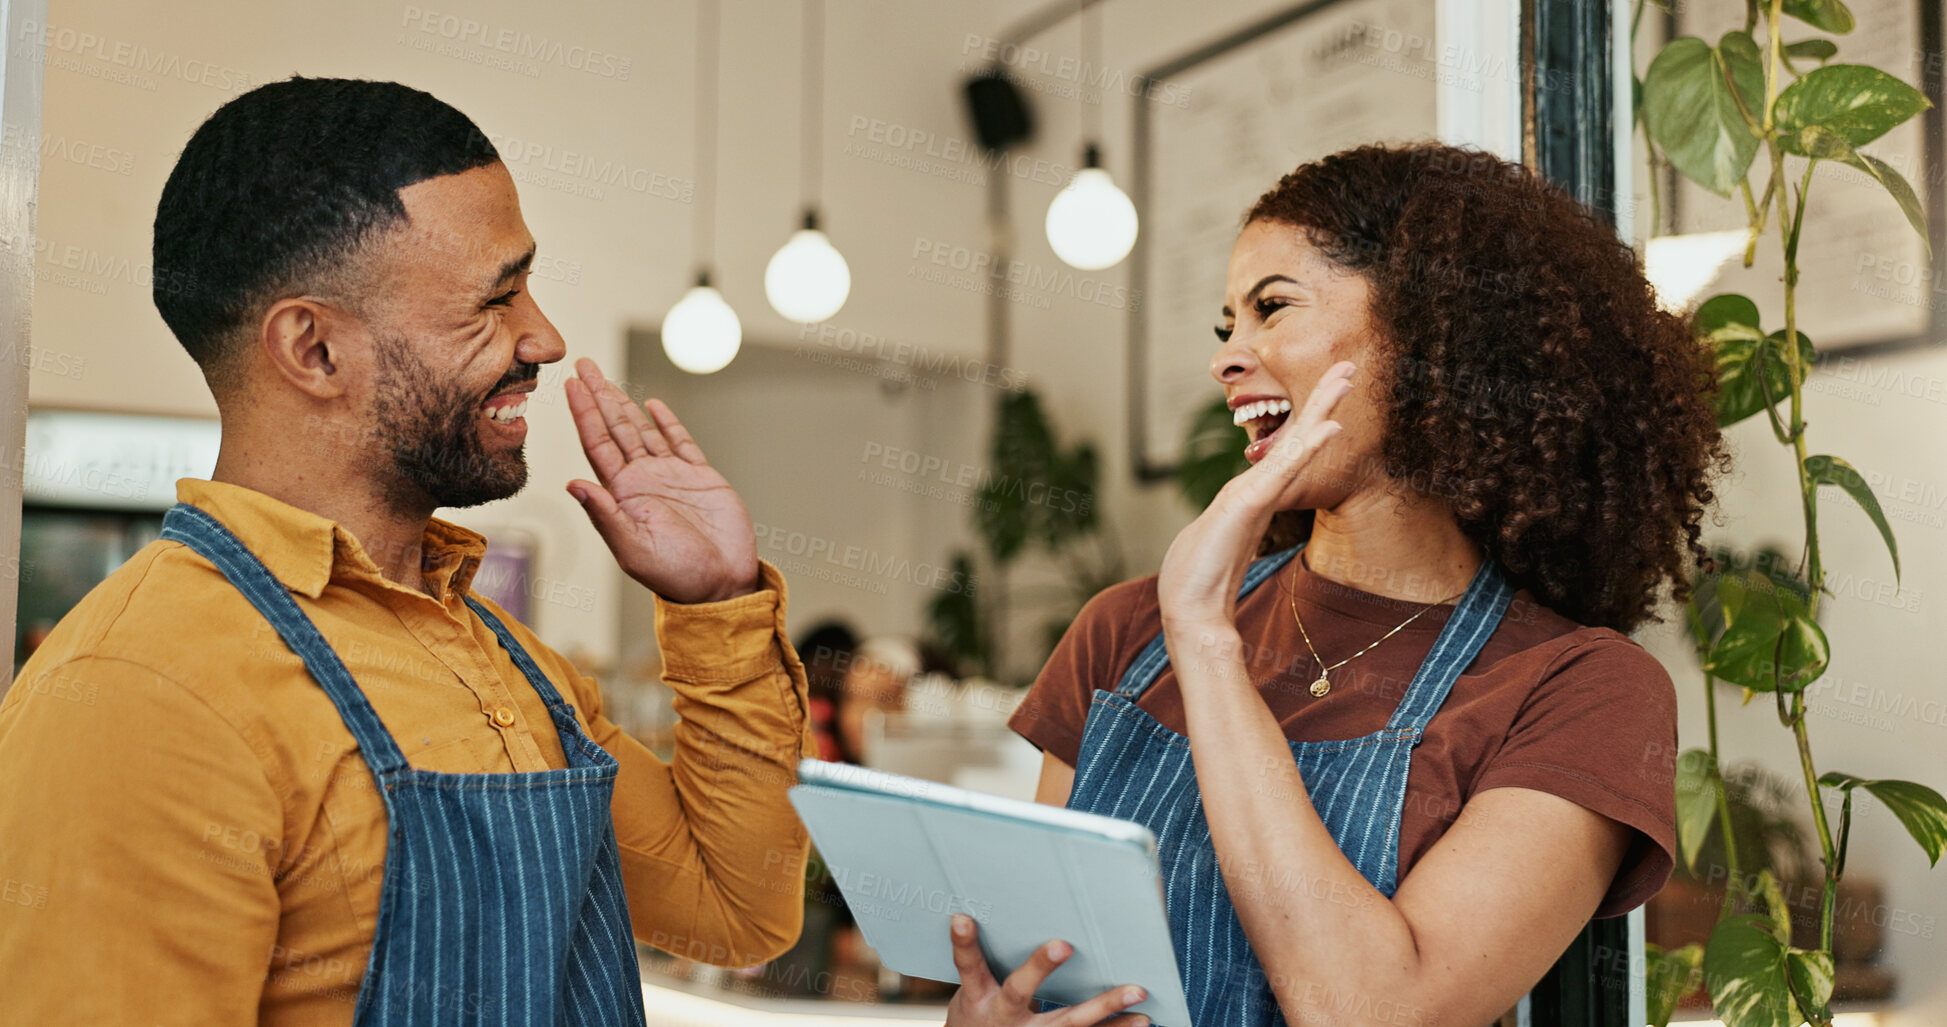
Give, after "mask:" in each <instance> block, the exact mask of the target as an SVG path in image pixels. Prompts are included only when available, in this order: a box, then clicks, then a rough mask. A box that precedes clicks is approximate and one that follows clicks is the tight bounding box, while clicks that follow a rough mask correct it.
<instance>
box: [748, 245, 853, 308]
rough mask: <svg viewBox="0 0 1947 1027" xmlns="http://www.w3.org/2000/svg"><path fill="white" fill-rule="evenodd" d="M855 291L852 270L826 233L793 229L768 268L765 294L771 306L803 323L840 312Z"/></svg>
mask: <svg viewBox="0 0 1947 1027" xmlns="http://www.w3.org/2000/svg"><path fill="white" fill-rule="evenodd" d="M851 294H852V269H851V268H849V267H846V266H845V257H844V256H843V255H841V254H840V253H839V252H838V248H837V247H835V246H833V245H832V243H831V240H830V239H827V238H825V233H823V232H820V231H818V230H817V229H815V228H805V229H800V230H799V231H796V232H793V233H792V234H791V238H789V239H787V240H785V242H784V245H783V246H780V247H778V251H777V253H775V254H773V255H772V256H771V262H770V263H769V264H768V265H766V266H765V268H764V295H765V297H766V298H768V299H769V300H770V301H771V308H772V309H774V310H776V311H777V312H778V313H780V314H782V315H784V316H785V317H787V318H789V319H791V320H793V321H796V322H798V323H800V324H816V323H817V322H819V321H823V320H824V319H826V318H828V317H830V316H832V315H833V314H836V313H838V308H840V307H842V306H844V305H845V298H846V297H847V296H850V295H851Z"/></svg>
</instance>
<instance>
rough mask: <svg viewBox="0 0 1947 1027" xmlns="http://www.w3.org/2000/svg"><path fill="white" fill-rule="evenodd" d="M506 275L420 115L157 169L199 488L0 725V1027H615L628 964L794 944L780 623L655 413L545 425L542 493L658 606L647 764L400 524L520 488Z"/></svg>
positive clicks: (757, 567) (526, 341)
mask: <svg viewBox="0 0 1947 1027" xmlns="http://www.w3.org/2000/svg"><path fill="white" fill-rule="evenodd" d="M534 255H535V241H534V238H533V236H532V235H531V234H530V233H529V231H528V229H527V226H526V224H525V222H524V221H523V220H522V218H521V212H520V205H519V201H518V199H517V197H516V195H515V190H514V183H513V180H512V179H511V177H510V176H509V174H508V171H507V168H506V167H505V166H504V165H503V164H502V163H501V162H500V159H499V156H498V155H497V154H496V153H495V151H494V148H493V146H492V144H491V143H489V142H488V141H487V139H486V137H485V136H484V135H482V134H481V132H480V130H479V129H478V128H477V127H475V126H474V124H473V123H472V122H471V121H469V120H468V119H467V118H466V116H465V115H463V114H461V113H460V112H458V111H456V110H454V109H453V108H452V107H449V106H447V105H446V104H444V103H442V102H440V101H439V100H437V99H435V98H433V97H432V96H429V95H427V94H425V93H422V92H419V91H417V90H413V89H409V88H406V87H404V86H401V85H397V84H394V83H385V82H364V81H349V80H335V79H292V80H290V81H287V82H279V83H275V84H272V85H268V86H264V87H262V88H259V89H256V90H253V91H252V92H249V93H246V94H244V95H243V96H240V97H238V98H237V99H235V100H233V101H232V102H230V103H228V104H226V105H225V106H224V107H222V108H221V109H219V110H218V111H217V112H216V113H215V114H214V115H212V116H211V117H210V119H209V120H208V121H207V122H205V123H204V124H203V125H202V127H201V128H199V129H198V130H197V131H196V133H195V134H194V135H193V136H192V137H191V139H190V140H189V143H188V145H187V146H186V147H185V148H184V150H183V154H182V157H181V158H180V160H179V161H178V163H177V165H176V167H175V169H174V171H173V172H172V173H171V175H170V176H169V180H168V182H167V184H166V185H165V186H164V188H163V193H162V199H161V202H160V204H159V206H158V208H157V211H156V219H155V269H156V278H155V301H156V306H157V308H158V309H159V310H160V311H161V313H162V317H163V319H164V320H165V321H166V322H167V323H168V325H169V328H170V330H171V331H172V332H174V333H175V335H176V337H177V339H178V340H180V341H181V343H182V344H183V346H184V347H185V348H186V349H187V350H188V351H189V354H190V356H191V357H192V358H194V359H195V361H196V363H197V364H198V365H199V367H200V368H201V369H202V371H203V373H204V376H205V378H206V379H207V381H208V382H209V386H210V389H211V392H212V393H213V394H214V395H215V398H216V404H217V408H218V410H219V412H220V414H221V417H222V432H223V441H222V449H221V454H220V456H219V459H218V461H217V466H216V470H215V472H214V474H213V475H212V480H210V481H200V480H193V479H185V480H183V481H182V482H180V483H178V492H177V498H178V500H179V502H178V504H177V506H176V507H175V508H174V509H172V510H171V511H170V513H169V515H168V517H167V518H166V519H165V521H164V531H163V537H162V539H161V540H159V541H157V542H155V543H152V544H151V545H149V546H147V547H146V548H144V549H143V550H142V551H141V552H139V553H138V554H136V556H135V557H134V558H133V559H131V560H130V561H129V562H128V563H127V564H126V565H124V566H123V567H122V568H120V569H119V570H117V571H116V572H114V573H113V574H112V575H111V576H109V578H108V579H107V580H106V581H104V582H103V583H102V584H101V585H100V586H99V587H98V588H96V589H95V590H94V591H93V592H91V593H90V594H89V595H88V597H87V598H86V599H84V600H83V601H82V602H81V604H80V605H79V606H77V607H76V608H75V610H74V611H73V612H72V613H70V614H69V615H68V617H67V618H65V619H64V620H63V621H62V622H61V624H60V625H59V626H58V627H56V628H55V630H54V632H53V634H52V635H51V636H50V637H49V638H48V640H47V642H46V643H45V644H44V645H42V646H41V648H40V649H39V650H38V651H37V652H36V653H35V654H34V656H33V658H32V659H30V660H29V661H28V663H27V665H26V666H25V668H23V670H22V671H21V673H20V675H19V676H18V678H17V680H16V683H15V686H14V687H13V689H12V690H11V691H10V692H9V693H8V695H7V697H6V700H5V702H4V704H0V781H4V782H6V788H5V792H4V794H0V877H4V878H6V879H7V880H8V881H9V882H15V881H18V882H25V883H26V885H27V886H29V887H30V888H31V892H23V894H32V895H33V896H35V901H34V902H33V903H31V904H22V903H17V902H15V903H5V904H0V981H4V982H5V984H4V985H0V1023H6V1024H50V1023H76V1024H80V1023H86V1024H138V1023H139V1024H195V1025H205V1027H207V1025H229V1024H249V1023H262V1024H279V1025H290V1024H304V1025H312V1024H316V1025H326V1024H330V1025H344V1024H352V1023H356V1024H359V1025H361V1027H364V1025H379V1027H392V1025H408V1024H410V1025H414V1027H417V1025H424V1024H462V1023H463V1024H506V1025H534V1024H577V1025H581V1024H586V1025H606V1024H640V1023H642V1022H643V1009H642V991H641V987H640V981H639V978H638V974H637V966H636V959H635V950H634V947H633V943H632V941H631V935H632V934H633V936H634V937H636V938H640V939H641V940H643V941H645V942H648V943H649V944H652V945H656V946H658V947H661V948H665V949H669V950H671V951H676V952H680V953H683V954H686V955H690V956H692V957H695V958H699V959H702V960H704V961H707V962H713V963H718V964H724V965H748V964H752V963H757V962H760V961H762V960H765V959H768V958H770V957H772V956H774V955H776V954H778V953H780V952H781V951H783V950H784V949H785V948H786V947H788V946H789V945H790V943H791V942H792V941H793V939H795V937H796V936H797V933H798V927H799V920H800V916H801V910H802V906H801V895H802V891H801V889H802V880H803V870H804V858H805V852H806V838H805V835H804V833H803V831H802V829H801V828H800V827H799V825H798V823H797V819H796V817H795V816H794V815H793V814H792V811H791V808H790V805H789V803H788V801H787V800H786V798H785V789H786V788H787V787H788V786H789V785H790V784H791V783H792V781H793V779H794V773H793V768H794V766H795V763H796V760H797V758H798V757H799V756H800V755H801V754H809V753H810V752H811V751H812V749H811V739H810V736H809V732H808V728H807V719H806V716H805V679H804V671H803V668H802V666H801V665H800V663H799V661H798V658H797V656H796V654H795V653H794V652H793V651H792V650H791V648H790V645H789V643H788V642H786V641H785V635H784V605H785V594H784V583H783V580H782V579H781V578H780V577H779V576H778V574H777V572H776V570H775V569H774V568H772V567H770V566H769V565H768V564H763V563H761V562H760V561H759V560H758V559H757V556H756V541H755V538H754V535H753V532H752V526H751V521H750V517H749V515H748V514H747V513H746V512H745V510H744V507H743V504H742V502H741V501H740V500H739V499H738V497H737V495H736V493H735V492H734V491H732V490H731V488H730V486H729V485H728V483H726V482H725V481H724V479H723V478H722V476H721V475H719V474H718V473H717V472H716V471H715V470H713V469H712V468H711V467H710V465H709V463H708V462H707V461H706V460H705V459H704V457H703V454H702V452H701V451H700V450H699V449H698V448H697V445H696V443H695V442H694V441H693V440H692V439H691V438H690V436H689V435H688V433H687V432H685V431H684V430H683V428H682V425H681V424H680V423H678V421H677V420H676V418H675V416H674V415H673V414H672V413H671V412H670V411H669V409H668V408H667V407H665V406H663V405H662V404H660V403H657V402H655V401H653V400H652V401H650V402H649V403H648V404H646V405H645V406H642V407H638V406H636V405H635V404H633V403H632V402H631V401H629V400H628V398H627V397H626V396H624V395H623V394H622V392H621V391H620V390H619V389H617V388H616V387H614V386H613V385H611V384H609V383H607V382H605V381H604V380H603V379H602V377H601V375H600V372H599V370H598V369H597V368H596V367H595V366H594V365H593V364H592V363H591V362H588V361H582V362H580V364H579V365H578V368H577V370H578V374H577V375H576V376H573V377H570V378H569V379H568V380H567V382H566V385H565V390H566V393H567V399H568V405H569V408H570V411H571V413H572V415H573V417H574V420H575V425H576V429H577V432H578V434H579V436H580V439H581V442H582V445H583V448H584V449H585V450H586V452H587V455H588V459H589V463H590V465H591V466H592V467H593V468H594V472H595V480H593V481H589V480H580V479H577V480H574V481H571V482H568V483H567V486H566V487H567V489H568V491H569V492H570V493H571V494H573V495H574V497H575V499H576V500H577V501H578V502H580V503H581V504H582V506H583V508H584V509H585V510H586V511H587V513H588V516H589V518H590V520H591V521H592V522H593V523H594V526H595V528H596V530H597V531H598V532H599V533H600V534H601V536H602V538H603V539H604V541H606V542H607V544H608V546H609V548H610V549H611V550H612V552H613V553H614V556H615V559H616V562H617V563H618V564H619V565H620V566H621V568H622V569H623V570H624V571H625V572H626V573H627V574H628V576H629V577H630V578H632V579H633V580H634V581H636V582H638V583H640V584H641V585H642V586H644V587H647V588H649V589H650V590H652V591H653V592H655V593H656V595H657V597H658V604H657V623H656V630H657V633H658V638H659V641H660V643H661V646H662V650H663V660H664V665H665V667H666V676H667V679H668V681H669V683H670V685H671V686H672V687H673V688H674V690H675V693H676V700H675V701H676V709H677V712H678V713H679V714H680V716H681V722H680V724H679V726H678V728H677V740H676V754H675V757H674V760H673V762H670V763H665V762H663V761H662V760H660V759H658V758H657V757H656V756H655V755H653V754H651V753H650V752H649V751H648V750H646V749H644V748H643V747H642V746H641V745H639V744H638V743H636V742H635V741H634V740H633V739H631V738H629V737H628V736H626V735H624V734H623V733H622V732H621V731H620V730H619V729H617V728H616V726H615V725H614V724H613V723H612V722H610V721H609V719H608V718H607V717H605V716H604V715H603V706H602V695H601V692H600V690H599V689H598V688H597V686H596V684H595V682H594V681H592V680H589V679H588V678H586V677H583V676H580V675H579V674H577V673H576V671H575V669H574V668H573V666H571V665H570V664H569V662H568V661H567V660H566V659H564V658H563V657H561V656H560V655H559V654H557V653H555V652H554V651H553V650H551V649H549V648H547V647H546V646H545V645H542V644H541V643H540V641H539V640H538V639H536V638H535V637H534V635H533V634H532V633H531V632H530V631H529V630H528V629H527V628H525V627H524V626H522V625H521V624H519V623H518V622H516V621H514V620H513V619H512V618H511V617H509V616H508V615H507V614H506V613H505V611H503V610H501V609H500V608H499V607H497V606H495V605H494V604H493V603H492V602H491V601H489V600H487V599H484V598H482V597H480V596H478V595H476V594H475V593H474V592H472V591H471V589H470V587H469V585H470V582H471V579H472V577H473V574H474V572H475V570H476V569H477V568H478V567H479V564H480V559H481V555H482V553H483V552H484V550H485V548H486V543H485V540H484V539H483V538H481V536H479V535H477V534H475V533H473V532H471V531H468V530H466V529H464V528H461V527H458V526H456V525H453V524H450V523H448V522H446V521H443V520H440V519H437V518H434V517H433V516H432V515H433V513H434V511H435V510H437V509H439V508H441V507H468V506H475V505H478V504H481V503H485V502H489V501H492V500H495V499H502V498H505V497H508V496H511V495H513V494H515V493H516V492H518V491H519V490H520V489H521V488H522V487H523V485H524V484H525V483H526V481H527V465H526V462H525V459H524V457H523V453H522V443H523V440H524V438H525V435H526V432H527V423H526V420H525V416H524V415H525V413H526V411H527V404H528V398H529V396H530V395H531V394H532V392H533V391H534V389H535V388H536V386H537V384H538V381H539V379H538V372H539V369H540V366H541V365H543V364H547V363H550V362H553V361H557V360H560V359H561V358H562V356H563V355H564V353H565V346H564V344H563V342H562V339H561V336H560V335H559V334H558V333H557V332H556V331H555V329H554V326H553V325H551V324H550V323H549V322H548V319H547V318H546V316H544V315H543V314H542V313H541V310H540V308H539V307H538V306H537V305H536V304H535V301H534V298H533V296H532V295H531V294H530V293H529V292H528V289H527V281H528V274H529V270H530V268H531V266H532V263H533V260H534ZM77 696H82V697H85V701H80V700H77V698H76V697H77Z"/></svg>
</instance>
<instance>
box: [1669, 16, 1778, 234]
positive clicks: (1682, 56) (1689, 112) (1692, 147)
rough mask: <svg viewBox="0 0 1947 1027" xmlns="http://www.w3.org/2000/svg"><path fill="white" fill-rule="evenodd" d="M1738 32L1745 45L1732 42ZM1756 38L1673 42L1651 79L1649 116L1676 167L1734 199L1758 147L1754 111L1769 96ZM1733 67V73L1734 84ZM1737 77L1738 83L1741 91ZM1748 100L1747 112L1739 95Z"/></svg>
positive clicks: (1689, 39) (1731, 36)
mask: <svg viewBox="0 0 1947 1027" xmlns="http://www.w3.org/2000/svg"><path fill="white" fill-rule="evenodd" d="M1733 37H1738V38H1742V39H1743V41H1744V43H1743V44H1737V43H1732V42H1730V40H1731V39H1732V38H1733ZM1750 44H1751V39H1750V37H1749V36H1745V35H1743V34H1742V33H1729V34H1727V35H1726V36H1725V37H1724V42H1722V43H1720V45H1719V46H1715V47H1714V46H1711V45H1710V44H1709V43H1706V42H1704V41H1703V40H1701V39H1698V38H1696V37H1694V36H1684V37H1682V38H1680V39H1674V40H1671V41H1670V42H1669V43H1668V44H1666V45H1665V46H1664V47H1663V49H1662V50H1661V51H1659V52H1658V53H1657V55H1656V58H1655V59H1654V60H1652V61H1650V66H1649V70H1648V72H1646V73H1645V74H1644V76H1643V121H1644V123H1645V124H1646V125H1648V126H1649V130H1650V138H1652V139H1654V140H1656V144H1657V145H1658V146H1660V147H1662V148H1663V155H1664V157H1665V158H1666V159H1668V160H1669V162H1670V164H1671V165H1672V166H1674V167H1675V168H1676V169H1677V170H1678V171H1681V172H1683V174H1684V175H1685V176H1686V177H1688V178H1689V179H1690V180H1692V181H1694V182H1696V183H1697V184H1698V185H1701V186H1703V187H1704V188H1706V189H1709V190H1710V191H1712V192H1714V193H1716V194H1718V195H1719V196H1729V195H1730V194H1731V190H1732V189H1733V188H1734V187H1735V186H1736V185H1737V183H1739V182H1741V181H1743V180H1744V175H1745V172H1746V171H1747V170H1749V169H1750V167H1751V160H1752V158H1753V157H1755V156H1756V155H1757V152H1758V137H1757V136H1756V135H1754V134H1752V131H1751V125H1750V122H1748V121H1746V120H1745V116H1746V112H1748V111H1754V110H1756V107H1754V106H1753V104H1754V103H1762V102H1763V97H1764V68H1763V65H1761V64H1760V63H1759V62H1758V61H1757V60H1756V59H1755V56H1754V55H1755V53H1756V48H1755V47H1754V46H1752V47H1751V48H1750V50H1749V51H1747V49H1746V47H1747V46H1749V45H1750ZM1726 70H1728V71H1729V72H1730V75H1729V81H1727V79H1726V74H1725V72H1726ZM1730 81H1735V82H1736V83H1737V95H1734V94H1733V93H1732V92H1731V88H1732V87H1731V85H1730ZM1740 99H1742V100H1743V107H1742V109H1740V107H1739V100H1740Z"/></svg>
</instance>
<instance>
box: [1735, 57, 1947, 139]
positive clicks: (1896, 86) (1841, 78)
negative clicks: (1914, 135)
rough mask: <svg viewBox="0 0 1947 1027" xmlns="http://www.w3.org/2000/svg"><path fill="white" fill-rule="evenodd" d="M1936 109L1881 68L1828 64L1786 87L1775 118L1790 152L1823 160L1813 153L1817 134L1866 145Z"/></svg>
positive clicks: (1775, 105) (1776, 102)
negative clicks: (1810, 134) (1810, 137)
mask: <svg viewBox="0 0 1947 1027" xmlns="http://www.w3.org/2000/svg"><path fill="white" fill-rule="evenodd" d="M1931 106H1933V104H1931V103H1929V102H1928V100H1927V97H1926V94H1924V93H1922V92H1920V91H1919V90H1918V89H1915V88H1913V87H1912V86H1910V85H1907V84H1906V83H1905V82H1902V81H1900V80H1899V79H1897V78H1895V77H1893V76H1892V75H1889V74H1887V73H1886V72H1883V71H1881V70H1879V69H1878V68H1873V67H1868V66H1866V65H1864V64H1828V65H1826V66H1825V67H1822V68H1814V69H1812V70H1811V71H1808V72H1806V73H1805V74H1804V75H1802V76H1800V77H1799V79H1798V80H1797V81H1796V82H1793V83H1792V84H1791V85H1788V86H1786V87H1785V88H1784V91H1783V92H1780V93H1779V94H1778V99H1777V100H1776V101H1775V102H1774V103H1773V105H1772V116H1773V118H1774V119H1775V120H1776V122H1777V126H1778V143H1779V145H1780V146H1783V147H1784V148H1785V152H1786V153H1793V154H1797V155H1798V156H1800V157H1819V156H1825V154H1819V153H1814V152H1812V151H1811V150H1810V149H1808V138H1807V133H1808V132H1809V131H1810V130H1811V129H1815V128H1816V129H1819V130H1822V131H1823V132H1830V133H1834V134H1836V135H1838V136H1839V137H1841V138H1843V139H1844V140H1845V141H1846V142H1848V143H1850V144H1852V145H1853V146H1864V145H1866V144H1867V143H1870V142H1872V141H1873V140H1875V139H1878V138H1879V137H1880V136H1883V135H1885V134H1886V133H1887V132H1889V131H1891V130H1892V128H1893V127H1894V126H1895V125H1898V124H1900V123H1902V122H1904V121H1906V120H1907V119H1908V118H1911V117H1913V116H1914V115H1915V114H1918V113H1920V112H1921V111H1923V110H1926V109H1927V108H1928V107H1931Z"/></svg>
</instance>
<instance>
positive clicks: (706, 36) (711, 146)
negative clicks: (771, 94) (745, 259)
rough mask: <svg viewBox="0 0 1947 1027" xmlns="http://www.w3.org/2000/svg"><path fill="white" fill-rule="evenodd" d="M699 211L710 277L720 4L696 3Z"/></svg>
mask: <svg viewBox="0 0 1947 1027" xmlns="http://www.w3.org/2000/svg"><path fill="white" fill-rule="evenodd" d="M696 170H697V175H696V178H697V181H696V193H695V197H696V209H695V210H694V212H693V213H692V222H691V224H692V231H693V233H694V234H695V236H696V239H695V242H696V257H697V262H698V266H699V271H698V274H699V276H703V275H708V274H709V272H710V269H711V268H712V267H713V266H714V265H715V264H716V259H717V254H716V244H717V241H716V213H717V212H716V186H717V3H716V0H697V5H696Z"/></svg>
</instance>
